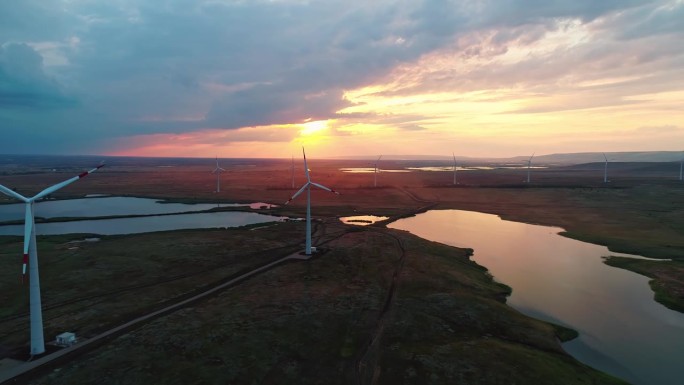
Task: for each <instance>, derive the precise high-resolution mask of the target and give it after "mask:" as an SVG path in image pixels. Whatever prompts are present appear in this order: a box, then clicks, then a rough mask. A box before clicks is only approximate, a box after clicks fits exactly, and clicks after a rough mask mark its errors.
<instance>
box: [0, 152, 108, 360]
mask: <svg viewBox="0 0 684 385" xmlns="http://www.w3.org/2000/svg"><path fill="white" fill-rule="evenodd" d="M103 166H104V163H103V164H100V165H99V166H97V167H95V168H94V169H92V170H90V171H85V172H82V173H81V174H79V175H77V176H75V177H73V178H71V179H67V180H65V181H64V182H62V183H57V184H56V185H54V186H52V187H48V188H46V189H45V190H43V191H41V192H39V193H38V194H36V195H35V196H33V197H31V198H27V197H25V196H23V195H21V194H19V193H17V192H16V191H13V190H11V189H9V188H7V187H5V186H3V185H1V184H0V192H2V193H4V194H5V195H7V196H10V197H12V198H15V199H18V200H20V201H23V202H24V203H26V214H25V216H24V257H23V263H22V269H21V281H22V283H23V282H24V280H25V278H26V264H27V263H28V266H29V310H30V316H31V320H30V325H31V355H32V356H35V355H37V354H42V353H45V340H44V338H43V313H42V309H41V303H40V278H39V276H38V249H37V247H36V246H37V244H36V225H35V219H34V214H33V204H34V203H35V202H36V201H38V200H39V199H41V198H43V197H45V196H46V195H50V194H52V193H53V192H55V191H57V190H59V189H61V188H62V187H65V186H67V185H69V184H71V183H73V182H76V181H77V180H79V179H81V178H83V177H85V176H87V175H88V174H90V173H93V172H95V171H97V170H98V169H100V168H101V167H103Z"/></svg>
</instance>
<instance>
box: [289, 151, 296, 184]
mask: <svg viewBox="0 0 684 385" xmlns="http://www.w3.org/2000/svg"><path fill="white" fill-rule="evenodd" d="M290 173H291V174H292V188H295V182H294V155H292V166H291V167H290Z"/></svg>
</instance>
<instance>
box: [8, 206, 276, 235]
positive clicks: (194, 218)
mask: <svg viewBox="0 0 684 385" xmlns="http://www.w3.org/2000/svg"><path fill="white" fill-rule="evenodd" d="M284 220H285V218H284V217H276V216H272V215H263V214H257V213H250V212H241V211H224V212H217V213H196V214H178V215H165V216H155V217H139V218H116V219H99V220H85V221H73V222H53V223H38V224H36V232H37V234H38V235H56V234H71V233H92V234H103V235H115V234H135V233H147V232H153V231H167V230H180V229H202V228H221V227H238V226H244V225H251V224H255V223H266V222H282V221H284ZM23 232H24V225H11V226H0V235H22V234H23Z"/></svg>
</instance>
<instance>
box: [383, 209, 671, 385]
mask: <svg viewBox="0 0 684 385" xmlns="http://www.w3.org/2000/svg"><path fill="white" fill-rule="evenodd" d="M389 227H392V228H397V229H402V230H408V231H410V232H411V233H413V234H416V235H418V236H420V237H423V238H425V239H429V240H432V241H437V242H441V243H445V244H448V245H453V246H458V247H471V248H473V249H474V250H475V255H474V256H473V258H472V259H473V260H475V261H476V262H477V263H479V264H480V265H483V266H486V267H487V268H488V269H489V270H490V272H491V273H492V275H493V276H494V277H495V278H496V280H498V281H500V282H503V283H505V284H507V285H509V286H511V287H512V288H513V294H512V295H511V297H510V298H509V299H508V303H509V304H510V305H511V306H513V307H514V308H516V309H518V310H520V311H521V312H523V313H526V314H528V315H531V316H534V317H537V318H540V319H545V320H548V321H552V322H556V323H561V324H564V325H567V326H570V327H572V328H574V329H576V330H578V331H579V332H580V337H579V338H578V339H577V340H575V341H572V342H570V343H566V344H564V348H565V349H566V351H568V352H569V353H570V354H572V355H573V356H574V357H576V358H577V359H579V360H580V361H583V362H585V363H587V364H589V365H591V366H593V367H595V368H597V369H600V370H603V371H606V372H608V373H611V374H614V375H616V376H619V377H622V378H625V379H627V380H629V381H631V382H634V383H639V384H679V383H681V369H680V368H679V367H680V363H679V354H681V352H683V351H684V315H683V314H681V313H678V312H675V311H672V310H669V309H667V308H665V307H664V306H662V305H660V304H658V303H656V302H655V301H653V293H652V292H651V290H650V288H649V286H648V278H646V277H644V276H641V275H638V274H635V273H632V272H629V271H626V270H622V269H616V268H612V267H610V266H607V265H605V264H604V263H603V262H602V259H601V257H602V256H606V255H624V254H619V253H612V252H610V251H608V250H607V249H606V248H605V247H603V246H598V245H593V244H589V243H584V242H579V241H576V240H573V239H569V238H565V237H562V236H560V235H558V234H557V233H558V232H559V231H562V229H560V228H555V227H545V226H535V225H528V224H524V223H517V222H510V221H504V220H501V219H500V218H499V217H497V216H495V215H490V214H482V213H475V212H468V211H458V210H439V211H429V212H427V213H423V214H419V215H417V216H415V217H411V218H406V219H401V220H399V221H397V222H395V223H392V224H390V225H389Z"/></svg>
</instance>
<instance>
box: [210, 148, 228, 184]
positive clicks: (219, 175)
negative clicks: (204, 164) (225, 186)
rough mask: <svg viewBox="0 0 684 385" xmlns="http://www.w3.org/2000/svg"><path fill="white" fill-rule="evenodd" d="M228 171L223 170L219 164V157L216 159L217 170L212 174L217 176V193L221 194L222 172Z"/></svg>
mask: <svg viewBox="0 0 684 385" xmlns="http://www.w3.org/2000/svg"><path fill="white" fill-rule="evenodd" d="M222 171H226V170H225V169H223V168H221V167H220V166H219V163H218V156H217V157H216V168H215V169H214V171H212V172H211V173H212V174H216V192H221V172H222Z"/></svg>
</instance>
